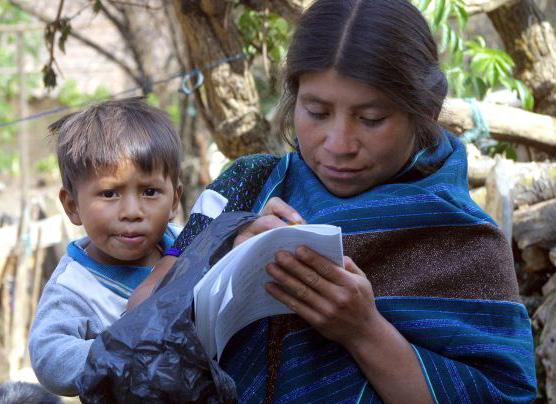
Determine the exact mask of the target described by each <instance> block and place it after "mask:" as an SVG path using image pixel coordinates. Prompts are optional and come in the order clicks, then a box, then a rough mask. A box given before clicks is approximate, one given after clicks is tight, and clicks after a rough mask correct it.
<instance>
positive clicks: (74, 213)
mask: <svg viewBox="0 0 556 404" xmlns="http://www.w3.org/2000/svg"><path fill="white" fill-rule="evenodd" d="M58 197H59V198H60V202H62V206H63V207H64V211H65V212H66V215H67V216H68V218H69V220H70V221H71V222H72V223H73V224H74V225H76V226H81V225H82V224H83V223H82V222H81V218H80V217H79V209H78V208H77V201H76V200H75V199H74V198H73V196H72V195H71V192H69V191H68V190H67V189H65V188H61V189H60V193H59V194H58Z"/></svg>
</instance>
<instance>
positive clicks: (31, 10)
mask: <svg viewBox="0 0 556 404" xmlns="http://www.w3.org/2000/svg"><path fill="white" fill-rule="evenodd" d="M8 1H9V3H10V4H11V5H12V6H14V7H17V8H19V9H20V10H21V11H23V12H25V13H27V14H29V15H32V16H33V17H35V18H37V19H39V20H40V21H42V22H44V23H46V24H48V23H51V22H52V19H50V18H49V17H47V16H45V15H43V14H41V13H39V12H38V11H37V10H36V9H34V8H31V7H29V6H27V5H25V4H23V3H20V2H19V1H18V0H8ZM70 36H72V37H73V38H75V39H76V40H78V41H79V42H81V43H82V44H84V45H86V46H88V47H90V48H92V49H94V50H95V51H97V52H98V53H99V54H101V55H102V56H104V57H105V58H106V59H108V60H110V61H111V62H113V63H114V64H116V65H118V66H119V67H120V68H121V69H122V70H123V71H124V72H126V74H127V75H129V77H131V78H132V79H133V81H134V82H135V83H136V84H137V85H139V86H141V87H142V86H143V80H142V78H141V77H140V76H138V75H137V74H136V73H135V71H134V69H133V68H132V67H131V66H129V65H128V64H127V63H126V62H125V61H124V60H123V59H120V58H117V57H116V56H115V55H114V53H113V52H110V51H108V50H106V49H104V48H103V47H102V46H101V45H99V44H98V43H96V42H94V41H92V40H90V39H89V38H87V37H85V36H83V35H81V34H79V33H78V32H74V31H73V30H72V32H70Z"/></svg>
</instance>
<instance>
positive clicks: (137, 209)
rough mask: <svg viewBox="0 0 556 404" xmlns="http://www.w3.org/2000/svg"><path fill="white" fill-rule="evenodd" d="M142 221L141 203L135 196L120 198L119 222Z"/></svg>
mask: <svg viewBox="0 0 556 404" xmlns="http://www.w3.org/2000/svg"><path fill="white" fill-rule="evenodd" d="M141 219H143V208H142V206H141V202H140V201H139V199H138V198H137V197H135V196H127V197H124V198H122V204H121V206H120V220H129V221H138V220H141Z"/></svg>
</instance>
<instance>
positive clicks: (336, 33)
mask: <svg viewBox="0 0 556 404" xmlns="http://www.w3.org/2000/svg"><path fill="white" fill-rule="evenodd" d="M327 69H334V70H336V71H337V72H338V73H339V74H341V75H343V76H346V77H350V78H352V79H355V80H358V81H360V82H363V83H365V84H367V85H369V86H372V87H375V88H377V89H379V90H380V91H382V92H384V93H385V94H386V95H387V96H388V97H389V98H390V99H391V100H392V101H393V102H394V103H395V104H396V105H397V106H398V108H399V109H400V110H402V111H404V112H406V113H408V114H409V116H410V119H411V122H412V125H413V128H414V131H415V134H416V147H417V148H418V149H421V148H423V147H427V146H430V145H432V144H434V143H436V142H435V140H436V138H437V136H438V134H439V131H440V128H439V126H438V123H437V119H438V115H439V114H440V110H441V108H442V104H443V102H444V98H445V97H446V93H447V87H448V86H447V81H446V77H445V76H444V73H442V71H441V70H440V66H439V64H438V51H437V47H436V43H435V42H434V39H433V37H432V34H431V31H430V29H429V26H428V24H427V22H426V20H425V19H424V17H423V16H422V15H421V13H420V12H419V10H418V9H417V8H415V7H414V6H413V5H412V4H411V3H410V2H409V0H341V1H338V0H317V1H315V2H314V3H313V4H312V5H311V6H310V7H309V8H308V9H307V10H306V11H305V13H304V14H303V15H302V17H301V19H300V21H299V25H298V28H297V31H296V32H295V34H294V36H293V39H292V43H291V45H290V47H289V51H288V55H287V59H286V66H285V71H284V89H283V94H282V99H281V101H280V104H279V107H278V111H277V116H276V121H277V130H279V131H280V134H281V135H282V136H283V137H285V139H286V140H288V141H289V142H291V139H292V137H293V136H294V135H295V134H294V133H293V130H294V129H293V112H294V109H295V102H296V97H297V92H298V88H299V77H300V76H301V75H302V74H303V73H307V72H315V71H323V70H327Z"/></svg>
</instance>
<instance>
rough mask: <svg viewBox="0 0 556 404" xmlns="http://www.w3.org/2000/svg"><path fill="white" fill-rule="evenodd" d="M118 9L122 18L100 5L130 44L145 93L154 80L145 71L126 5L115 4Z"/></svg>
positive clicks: (104, 13) (149, 89)
mask: <svg viewBox="0 0 556 404" xmlns="http://www.w3.org/2000/svg"><path fill="white" fill-rule="evenodd" d="M115 8H116V10H118V12H119V13H120V14H121V18H118V17H116V15H114V14H113V13H112V12H111V11H110V10H108V9H107V8H106V7H105V6H104V5H103V4H102V3H101V6H100V11H101V12H102V13H103V15H104V16H105V17H106V18H108V20H109V21H111V22H112V24H114V27H116V29H117V30H118V32H119V33H120V35H121V36H122V38H123V39H124V41H125V43H126V45H127V46H128V48H129V50H130V52H131V56H132V57H133V60H134V62H135V67H136V68H137V70H138V71H139V75H138V79H139V82H138V84H139V85H140V86H141V89H142V90H143V93H144V94H148V93H149V92H151V90H152V89H151V87H152V80H151V79H150V78H149V76H148V75H147V73H146V71H145V67H144V63H143V58H142V55H141V52H140V50H139V48H138V47H137V44H136V43H135V36H134V35H133V33H132V28H131V23H130V21H129V17H128V15H127V14H126V11H125V8H124V7H121V8H120V7H118V6H115Z"/></svg>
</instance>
